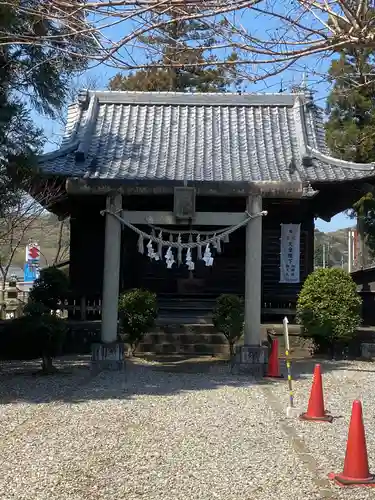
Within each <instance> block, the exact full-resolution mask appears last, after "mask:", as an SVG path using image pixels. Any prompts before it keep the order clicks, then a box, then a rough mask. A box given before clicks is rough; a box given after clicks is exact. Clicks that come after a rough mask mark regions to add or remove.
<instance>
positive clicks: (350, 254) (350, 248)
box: [348, 229, 354, 273]
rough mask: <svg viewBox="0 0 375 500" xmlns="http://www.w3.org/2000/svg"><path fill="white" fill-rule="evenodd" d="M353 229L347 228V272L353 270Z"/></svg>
mask: <svg viewBox="0 0 375 500" xmlns="http://www.w3.org/2000/svg"><path fill="white" fill-rule="evenodd" d="M353 233H354V232H353V229H349V230H348V273H351V272H352V270H353V236H354V234H353Z"/></svg>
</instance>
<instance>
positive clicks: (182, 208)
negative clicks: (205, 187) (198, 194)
mask: <svg viewBox="0 0 375 500" xmlns="http://www.w3.org/2000/svg"><path fill="white" fill-rule="evenodd" d="M173 212H174V216H175V217H176V219H185V220H188V219H193V218H194V217H195V188H193V187H175V188H174V207H173Z"/></svg>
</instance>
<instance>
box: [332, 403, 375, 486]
mask: <svg viewBox="0 0 375 500" xmlns="http://www.w3.org/2000/svg"><path fill="white" fill-rule="evenodd" d="M328 477H329V478H330V479H333V480H334V481H335V482H336V483H337V484H338V485H339V486H372V487H375V476H374V475H371V474H370V471H369V468H368V459H367V449H366V437H365V429H364V426H363V418H362V404H361V402H360V401H354V402H353V408H352V417H351V419H350V425H349V435H348V442H347V445H346V454H345V462H344V472H343V473H342V474H334V473H333V472H332V473H331V474H329V475H328Z"/></svg>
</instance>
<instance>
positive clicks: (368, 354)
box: [361, 342, 375, 360]
mask: <svg viewBox="0 0 375 500" xmlns="http://www.w3.org/2000/svg"><path fill="white" fill-rule="evenodd" d="M361 357H362V358H364V359H371V360H372V359H374V358H375V344H374V343H368V342H362V344H361Z"/></svg>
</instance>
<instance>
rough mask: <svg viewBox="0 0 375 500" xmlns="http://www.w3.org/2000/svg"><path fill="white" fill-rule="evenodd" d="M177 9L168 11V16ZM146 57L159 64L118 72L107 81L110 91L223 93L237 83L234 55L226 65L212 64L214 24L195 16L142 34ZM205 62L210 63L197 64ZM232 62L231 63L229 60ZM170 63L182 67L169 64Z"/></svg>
mask: <svg viewBox="0 0 375 500" xmlns="http://www.w3.org/2000/svg"><path fill="white" fill-rule="evenodd" d="M174 15H175V16H177V15H178V12H176V13H175V14H173V12H172V13H171V14H170V18H171V19H173V16H174ZM140 42H141V43H143V44H144V45H146V46H147V47H148V49H149V53H151V54H157V56H150V57H149V60H148V64H150V65H152V64H154V65H158V66H160V67H154V68H153V67H151V68H147V69H141V70H138V71H136V72H134V73H130V74H121V73H118V74H117V75H115V76H114V77H113V78H112V79H111V80H110V82H109V88H110V90H139V91H174V92H182V91H184V90H187V91H191V92H193V91H195V92H224V91H225V90H226V89H227V88H228V86H229V85H231V84H236V85H239V84H240V83H241V80H240V79H239V78H236V74H235V64H233V61H235V60H236V54H235V53H234V52H233V53H231V54H230V56H229V57H228V58H227V61H228V63H229V64H228V65H219V66H215V62H216V61H217V58H216V56H215V55H214V54H213V53H212V47H213V45H215V43H216V40H215V33H214V27H213V26H210V25H208V23H207V22H205V21H204V20H202V21H200V20H199V19H195V20H187V21H177V22H175V23H171V24H167V25H165V26H163V27H160V28H159V31H158V32H156V33H152V34H150V35H148V36H142V37H141V38H140ZM203 62H209V63H211V65H207V66H206V65H205V66H197V64H198V63H203ZM231 62H232V63H231ZM173 64H179V65H182V67H178V68H176V67H173Z"/></svg>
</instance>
